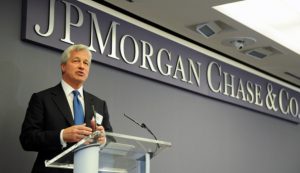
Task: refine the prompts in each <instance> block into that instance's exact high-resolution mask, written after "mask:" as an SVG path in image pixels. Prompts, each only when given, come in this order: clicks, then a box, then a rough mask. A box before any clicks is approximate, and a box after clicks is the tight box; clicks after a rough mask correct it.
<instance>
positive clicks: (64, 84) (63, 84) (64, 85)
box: [61, 79, 83, 97]
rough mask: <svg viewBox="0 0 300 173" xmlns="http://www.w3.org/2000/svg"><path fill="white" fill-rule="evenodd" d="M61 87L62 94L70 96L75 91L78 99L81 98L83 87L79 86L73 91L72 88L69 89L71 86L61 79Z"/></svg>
mask: <svg viewBox="0 0 300 173" xmlns="http://www.w3.org/2000/svg"><path fill="white" fill-rule="evenodd" d="M61 85H62V88H63V90H64V92H65V94H66V95H67V96H68V95H70V94H72V91H74V90H77V91H78V92H79V93H80V97H82V96H83V86H81V87H80V88H78V89H74V88H72V87H71V85H69V84H68V83H67V82H65V81H64V80H63V79H62V80H61Z"/></svg>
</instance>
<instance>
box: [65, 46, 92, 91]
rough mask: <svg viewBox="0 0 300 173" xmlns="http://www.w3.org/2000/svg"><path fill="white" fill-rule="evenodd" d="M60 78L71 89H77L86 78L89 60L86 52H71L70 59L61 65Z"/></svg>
mask: <svg viewBox="0 0 300 173" xmlns="http://www.w3.org/2000/svg"><path fill="white" fill-rule="evenodd" d="M61 70H62V77H63V79H64V81H66V82H67V83H68V84H69V85H71V86H72V87H73V88H77V87H78V88H79V87H80V86H81V85H82V84H83V83H84V82H85V80H86V79H87V78H88V75H89V71H90V59H89V54H88V52H87V51H86V50H80V51H76V50H75V51H72V52H71V53H70V58H69V59H68V61H67V62H66V63H65V64H62V65H61Z"/></svg>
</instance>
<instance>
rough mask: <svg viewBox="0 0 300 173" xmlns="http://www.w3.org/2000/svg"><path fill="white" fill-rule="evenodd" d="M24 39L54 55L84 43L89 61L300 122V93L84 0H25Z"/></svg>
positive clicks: (286, 85)
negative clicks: (70, 46) (89, 54)
mask: <svg viewBox="0 0 300 173" xmlns="http://www.w3.org/2000/svg"><path fill="white" fill-rule="evenodd" d="M23 12H24V15H23V16H24V17H23V20H22V39H23V40H27V41H30V42H33V43H37V44H41V45H44V46H48V47H52V48H55V49H58V50H64V49H65V48H66V47H68V46H69V45H71V44H77V43H82V44H85V45H87V46H88V47H89V49H90V50H91V51H92V52H93V61H96V62H100V63H102V64H106V65H109V66H113V67H116V68H119V69H122V70H125V71H128V72H131V73H133V74H137V75H141V76H144V77H146V78H149V79H153V80H157V81H160V82H163V83H167V84H169V85H173V86H176V87H179V88H182V89H185V90H188V91H191V92H194V93H198V94H201V95H205V96H208V97H212V98H215V99H218V100H221V101H225V102H229V103H232V104H234V105H238V106H242V107H245V108H249V109H252V110H255V111H259V112H262V113H266V114H268V115H271V116H275V117H277V118H281V119H285V120H288V121H291V122H295V123H299V122H300V112H299V101H300V94H299V91H300V90H299V89H297V88H295V87H293V86H290V85H288V84H285V83H283V82H280V81H278V80H276V79H272V78H271V77H269V76H266V75H264V74H261V73H259V72H256V71H254V70H252V69H250V68H248V67H245V66H243V65H241V64H237V63H236V62H232V61H230V60H228V59H226V58H225V57H222V56H221V55H218V54H216V53H214V52H210V51H209V50H205V49H204V48H201V47H199V46H196V45H193V44H191V43H188V42H187V41H184V40H181V39H179V38H176V37H175V36H172V35H170V34H168V33H164V32H163V31H160V30H158V29H156V28H154V27H152V26H149V25H147V24H144V23H142V22H139V21H137V20H135V19H132V18H130V17H128V16H125V15H124V14H121V13H119V12H116V11H114V10H112V9H109V8H107V7H105V6H102V5H99V4H96V3H95V2H93V1H87V0H80V1H74V0H26V1H24V2H23Z"/></svg>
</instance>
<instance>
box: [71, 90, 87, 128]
mask: <svg viewBox="0 0 300 173" xmlns="http://www.w3.org/2000/svg"><path fill="white" fill-rule="evenodd" d="M72 93H73V95H74V99H73V111H74V123H75V124H76V125H78V124H83V122H84V114H83V109H82V105H81V102H80V100H79V99H78V95H79V92H78V91H77V90H74V91H73V92H72Z"/></svg>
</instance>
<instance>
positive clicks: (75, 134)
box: [63, 124, 92, 142]
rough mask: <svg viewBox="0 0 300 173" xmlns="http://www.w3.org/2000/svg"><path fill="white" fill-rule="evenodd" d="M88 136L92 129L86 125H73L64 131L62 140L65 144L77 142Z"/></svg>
mask: <svg viewBox="0 0 300 173" xmlns="http://www.w3.org/2000/svg"><path fill="white" fill-rule="evenodd" d="M90 134H92V129H91V128H89V127H87V126H86V124H82V125H74V126H71V127H68V128H65V129H64V131H63V140H64V141H65V142H78V141H80V140H81V139H83V138H85V137H86V136H89V135H90Z"/></svg>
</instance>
